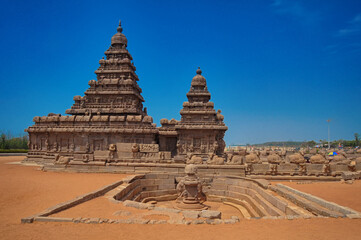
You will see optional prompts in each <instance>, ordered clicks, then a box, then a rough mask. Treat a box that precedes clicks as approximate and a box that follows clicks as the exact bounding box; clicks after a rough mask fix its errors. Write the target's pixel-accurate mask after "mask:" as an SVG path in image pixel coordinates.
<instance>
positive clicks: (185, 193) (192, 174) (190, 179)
mask: <svg viewBox="0 0 361 240" xmlns="http://www.w3.org/2000/svg"><path fill="white" fill-rule="evenodd" d="M184 172H185V173H186V176H185V177H183V178H182V179H181V180H180V181H179V183H178V184H177V192H178V198H177V200H176V206H177V208H180V209H189V210H201V209H207V207H206V206H205V205H203V204H202V203H203V202H204V201H205V194H204V193H203V191H202V183H201V181H200V180H199V178H198V177H197V175H196V174H197V166H196V165H193V164H189V165H187V166H186V167H185V168H184Z"/></svg>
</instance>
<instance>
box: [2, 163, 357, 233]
mask: <svg viewBox="0 0 361 240" xmlns="http://www.w3.org/2000/svg"><path fill="white" fill-rule="evenodd" d="M22 159H23V157H0V193H1V196H0V239H148V240H154V239H175V240H176V239H182V240H184V239H277V240H278V239H360V238H361V228H360V227H361V220H352V219H326V218H318V219H297V220H241V222H239V223H238V224H232V225H215V226H211V225H191V226H185V225H136V224H134V225H127V224H116V225H113V224H97V225H95V224H94V225H93V224H74V223H34V224H21V223H20V219H21V218H22V217H25V216H30V215H33V214H35V213H38V212H40V211H42V210H44V209H46V208H48V207H51V206H53V205H55V204H57V203H60V202H63V201H66V200H70V199H72V198H74V197H76V196H79V195H81V194H84V193H87V192H89V191H92V190H96V189H98V188H100V187H101V186H104V185H106V184H109V183H112V182H114V181H117V180H119V179H120V178H122V177H123V176H124V175H119V174H90V173H89V174H86V173H55V172H41V171H39V170H38V168H37V167H30V166H21V165H14V164H7V163H8V162H13V161H20V160H22ZM287 185H289V186H291V187H294V188H297V189H299V190H302V191H305V192H309V193H312V194H314V195H317V196H320V197H322V198H325V199H327V200H329V201H333V202H336V203H339V204H342V205H344V206H348V207H351V208H354V209H356V210H359V211H361V182H360V181H358V182H355V183H354V184H352V185H347V184H341V183H312V184H296V183H287Z"/></svg>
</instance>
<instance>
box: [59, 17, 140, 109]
mask: <svg viewBox="0 0 361 240" xmlns="http://www.w3.org/2000/svg"><path fill="white" fill-rule="evenodd" d="M117 31H118V32H117V33H116V34H115V35H114V36H113V37H112V39H111V46H110V47H109V49H108V50H107V51H105V55H106V59H104V58H103V59H101V60H100V61H99V64H100V66H99V68H98V70H96V71H95V73H96V75H97V81H95V80H90V81H89V83H88V84H89V86H90V88H89V89H88V90H87V91H86V92H85V96H84V97H81V96H75V97H74V101H75V103H74V105H73V106H72V107H71V109H68V110H67V111H66V113H67V114H71V115H89V114H92V115H93V114H95V115H109V114H111V115H113V116H116V115H119V116H127V115H141V116H146V115H147V113H146V109H143V102H144V99H143V97H142V96H141V92H142V90H141V89H140V87H139V86H138V83H137V81H138V80H139V79H138V76H137V75H136V74H135V69H136V68H135V66H134V64H133V62H132V60H133V58H132V56H131V55H130V53H129V52H128V50H127V38H126V37H125V36H124V34H123V33H122V31H123V28H122V27H121V23H120V22H119V26H118V28H117Z"/></svg>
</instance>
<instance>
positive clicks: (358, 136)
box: [354, 133, 360, 146]
mask: <svg viewBox="0 0 361 240" xmlns="http://www.w3.org/2000/svg"><path fill="white" fill-rule="evenodd" d="M354 136H355V142H356V146H359V138H360V134H358V133H355V134H354Z"/></svg>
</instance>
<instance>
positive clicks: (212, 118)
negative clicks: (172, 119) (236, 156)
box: [175, 68, 228, 157]
mask: <svg viewBox="0 0 361 240" xmlns="http://www.w3.org/2000/svg"><path fill="white" fill-rule="evenodd" d="M196 73H197V75H196V76H194V77H193V79H192V83H191V88H190V90H189V92H188V93H187V98H188V102H184V103H183V109H182V110H181V111H180V114H181V116H182V118H181V120H180V121H179V122H177V124H176V125H175V129H176V131H177V132H178V142H177V152H178V155H184V154H195V155H200V156H202V157H208V155H209V154H215V155H222V154H223V152H224V148H225V142H224V140H223V137H224V134H225V131H226V130H227V129H228V128H227V127H226V126H225V124H224V122H223V119H224V117H223V115H222V114H221V111H220V110H218V111H217V112H216V111H215V110H214V104H213V102H210V101H209V100H210V99H211V94H210V93H209V91H208V88H207V82H206V79H205V78H204V77H203V76H202V71H201V69H200V68H198V70H197V71H196Z"/></svg>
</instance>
